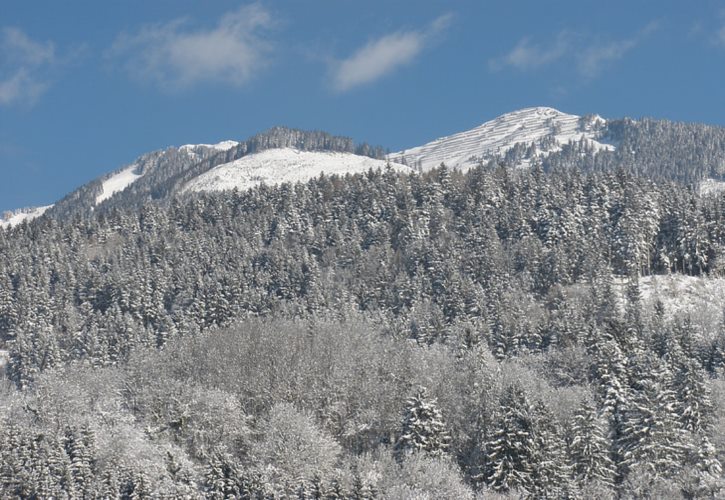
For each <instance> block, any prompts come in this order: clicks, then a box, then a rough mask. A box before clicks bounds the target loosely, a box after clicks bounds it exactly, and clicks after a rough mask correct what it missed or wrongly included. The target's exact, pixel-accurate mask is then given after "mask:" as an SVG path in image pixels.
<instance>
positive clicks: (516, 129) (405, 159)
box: [389, 107, 614, 171]
mask: <svg viewBox="0 0 725 500" xmlns="http://www.w3.org/2000/svg"><path fill="white" fill-rule="evenodd" d="M605 126H606V121H605V120H604V119H603V118H601V117H599V116H587V117H581V116H577V115H570V114H566V113H562V112H561V111H558V110H556V109H553V108H545V107H538V108H526V109H522V110H519V111H514V112H512V113H507V114H505V115H502V116H499V117H498V118H495V119H494V120H491V121H489V122H486V123H484V124H483V125H480V126H478V127H476V128H474V129H471V130H467V131H465V132H460V133H457V134H453V135H449V136H447V137H441V138H440V139H436V140H434V141H432V142H429V143H427V144H424V145H423V146H418V147H414V148H411V149H407V150H404V151H400V152H397V153H393V154H391V155H389V159H390V160H391V161H395V162H398V163H403V164H406V165H409V166H411V167H414V168H417V169H420V170H423V171H425V170H430V169H431V168H435V167H438V166H439V165H440V164H441V163H445V164H446V165H447V166H449V167H455V168H460V169H462V170H466V169H468V168H470V167H472V166H475V165H477V164H478V163H479V162H480V161H481V160H487V159H490V158H493V157H494V156H496V155H503V154H505V153H506V152H507V151H508V150H510V149H511V148H513V147H514V146H515V145H516V144H518V143H522V144H524V145H526V146H529V145H531V144H532V143H533V144H535V145H536V154H537V155H546V154H549V153H552V152H554V151H558V150H560V149H561V147H562V145H564V144H567V143H568V142H570V141H579V140H581V139H582V138H583V139H584V140H585V141H587V143H588V144H589V145H591V146H592V147H593V148H594V149H605V150H613V149H614V146H613V145H611V144H607V143H605V142H603V141H602V140H601V139H602V136H603V130H604V129H605Z"/></svg>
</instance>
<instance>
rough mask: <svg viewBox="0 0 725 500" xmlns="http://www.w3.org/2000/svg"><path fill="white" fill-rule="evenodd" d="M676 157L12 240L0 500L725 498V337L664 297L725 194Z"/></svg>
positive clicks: (350, 186) (213, 202) (632, 137)
mask: <svg viewBox="0 0 725 500" xmlns="http://www.w3.org/2000/svg"><path fill="white" fill-rule="evenodd" d="M645 123H647V122H645ZM648 126H649V125H648ZM651 126H652V127H655V125H651ZM622 128H623V131H622V132H621V134H622V136H621V138H620V140H621V141H622V143H626V144H629V143H632V144H637V140H638V138H637V135H636V134H635V133H634V132H633V130H634V129H632V130H629V129H627V124H626V123H625V124H624V125H622ZM628 130H629V132H628ZM637 130H639V129H637ZM627 141H629V142H627ZM351 147H352V146H351ZM633 147H634V146H633ZM683 149H687V144H685V146H683ZM620 150H622V151H626V150H628V148H624V147H622V148H620ZM651 150H652V151H651V153H652V154H650V155H649V156H647V157H646V158H647V159H646V160H642V162H640V163H637V162H636V161H635V160H632V159H627V158H619V157H615V158H614V159H612V158H613V157H612V156H611V155H610V156H606V155H594V154H593V153H592V152H582V151H581V150H580V149H577V148H574V147H571V148H565V149H564V151H562V152H561V153H559V154H556V155H552V156H551V157H550V158H549V159H548V160H547V161H546V162H544V164H543V165H542V164H535V165H534V166H533V167H532V168H530V169H522V168H516V167H514V166H512V165H511V164H509V163H507V162H506V161H505V159H499V160H498V161H492V162H489V163H481V164H480V165H479V166H478V167H477V168H473V169H471V170H469V171H467V172H465V173H462V172H460V171H458V170H452V169H448V168H447V167H445V165H443V166H441V167H440V168H437V169H434V170H431V171H429V172H425V173H412V174H400V173H397V172H394V171H393V170H392V169H388V170H377V171H370V172H368V173H367V174H365V175H355V176H350V175H348V176H345V177H336V176H325V175H320V176H319V177H317V178H315V179H313V180H310V181H309V182H306V183H298V184H295V185H291V184H283V185H280V186H276V187H270V186H264V185H263V186H260V187H257V188H255V189H252V190H250V191H246V192H237V191H231V192H229V191H228V192H222V193H204V194H194V195H185V196H177V197H174V198H172V199H170V200H168V202H165V203H153V202H147V203H145V204H144V205H143V207H142V208H140V209H139V208H135V207H124V206H113V207H111V208H109V209H108V210H98V211H96V212H94V213H91V214H89V215H83V216H80V215H78V216H75V217H71V216H68V217H62V218H61V217H45V218H41V219H38V220H36V221H33V222H32V223H24V224H21V225H18V226H17V227H14V228H12V229H8V230H0V348H3V349H5V350H6V352H7V356H6V357H5V364H4V367H3V369H4V375H5V377H4V378H3V379H2V381H0V497H2V498H111V499H114V498H124V499H130V498H133V499H137V498H138V499H141V498H217V499H226V498H238V499H262V498H264V499H266V498H300V499H312V498H319V499H373V498H390V499H410V498H420V499H441V498H450V499H466V498H494V499H495V498H501V499H503V498H521V497H523V498H572V499H573V498H597V499H606V498H722V496H724V495H725V483H723V471H722V465H721V464H722V462H723V460H725V381H724V380H723V374H724V371H723V370H724V367H725V323H724V322H723V319H722V318H720V319H719V320H718V321H717V322H716V323H715V324H712V323H707V322H704V321H701V319H702V318H700V317H698V316H697V315H696V314H694V313H689V312H687V311H684V312H683V311H682V310H681V309H674V310H672V309H671V308H670V307H669V305H668V304H667V303H664V302H662V301H659V300H654V302H652V301H649V300H645V297H644V296H643V293H642V290H641V282H642V280H644V279H646V278H648V277H650V276H653V275H686V276H696V277H698V278H700V279H703V280H705V279H713V277H716V276H721V275H722V273H723V271H725V195H723V194H722V193H721V194H714V195H709V196H701V195H700V194H698V192H697V191H696V190H694V189H692V188H691V187H688V185H687V182H689V181H691V180H692V179H691V178H692V177H694V178H701V177H702V174H700V173H697V172H695V173H693V170H686V169H685V166H683V164H682V163H677V164H676V165H672V166H671V167H669V166H668V165H667V159H666V158H663V159H662V163H660V162H659V160H658V159H657V158H658V157H657V154H659V153H657V152H658V151H659V150H658V149H657V148H656V147H654V146H653V147H652V148H651ZM376 154H377V153H376ZM617 154H624V153H617ZM567 155H572V156H576V157H577V158H579V160H577V161H580V162H586V163H587V165H588V168H571V167H569V166H567ZM582 155H584V156H583V159H582ZM673 157H675V156H673V155H670V158H673ZM615 160H616V161H615ZM630 160H631V162H630ZM628 162H630V163H628ZM511 163H512V164H513V163H514V161H513V159H512V161H511ZM701 163H702V162H701ZM661 165H664V167H662V166H661ZM662 168H671V170H669V171H668V172H669V174H668V175H666V176H665V175H662V170H661V169H662ZM708 168H709V167H708ZM658 169H659V170H658ZM688 172H689V173H688Z"/></svg>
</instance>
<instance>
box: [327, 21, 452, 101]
mask: <svg viewBox="0 0 725 500" xmlns="http://www.w3.org/2000/svg"><path fill="white" fill-rule="evenodd" d="M451 20H452V15H451V14H446V15H444V16H441V17H439V18H437V19H436V20H435V21H433V22H432V23H431V24H430V26H428V28H427V29H424V30H422V31H407V32H397V33H392V34H389V35H385V36H383V37H381V38H378V39H377V40H372V41H370V42H369V43H368V44H366V45H365V46H363V47H361V48H360V49H358V50H357V51H356V52H355V53H354V54H352V55H351V56H350V57H348V58H347V59H344V60H342V61H339V62H338V63H336V64H335V68H334V72H333V81H332V84H333V87H334V88H335V90H337V91H340V92H346V91H348V90H350V89H352V88H355V87H359V86H361V85H365V84H369V83H372V82H374V81H377V80H379V79H380V78H382V77H384V76H386V75H388V74H390V73H392V72H393V71H395V70H396V69H398V68H400V67H401V66H404V65H406V64H409V63H411V62H412V61H413V60H414V59H415V58H416V57H417V56H418V55H419V54H420V53H421V52H422V51H423V49H425V48H426V47H427V46H428V45H430V43H432V40H433V39H434V38H435V36H436V35H438V34H440V33H441V32H443V31H444V30H445V29H446V28H447V27H448V26H449V25H450V22H451Z"/></svg>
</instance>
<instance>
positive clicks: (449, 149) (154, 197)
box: [0, 107, 725, 227]
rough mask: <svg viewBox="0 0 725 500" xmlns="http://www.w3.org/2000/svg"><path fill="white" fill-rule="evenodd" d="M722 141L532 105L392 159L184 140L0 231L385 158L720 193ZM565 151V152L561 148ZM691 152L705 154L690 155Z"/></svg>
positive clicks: (321, 145) (318, 145)
mask: <svg viewBox="0 0 725 500" xmlns="http://www.w3.org/2000/svg"><path fill="white" fill-rule="evenodd" d="M723 137H725V131H724V130H723V129H720V128H718V127H712V126H706V125H702V126H696V125H688V124H677V123H672V122H667V121H664V120H661V121H653V120H648V119H643V120H642V121H637V122H635V121H633V120H630V119H621V120H609V121H608V120H605V119H603V118H601V117H599V116H597V115H586V116H577V115H572V114H567V113H562V112H561V111H558V110H556V109H553V108H547V107H536V108H527V109H522V110H519V111H514V112H512V113H507V114H505V115H502V116H499V117H498V118H495V119H493V120H491V121H488V122H486V123H484V124H483V125H480V126H478V127H476V128H473V129H471V130H468V131H465V132H459V133H456V134H453V135H449V136H446V137H442V138H440V139H436V140H434V141H432V142H429V143H427V144H424V145H421V146H417V147H412V148H409V149H406V150H403V151H399V152H397V153H391V154H388V155H387V156H386V155H385V154H384V153H383V149H382V148H381V147H371V146H369V145H368V144H364V143H363V144H356V143H354V142H353V141H352V139H350V138H349V137H340V136H333V135H331V134H328V133H325V132H321V131H303V130H296V129H289V128H285V127H275V128H272V129H269V130H267V131H265V132H262V133H260V134H257V135H255V136H253V137H250V138H248V139H246V140H244V141H241V142H237V141H234V140H227V141H222V142H219V143H217V144H185V145H183V146H178V147H173V146H172V147H168V148H166V149H163V150H159V151H153V152H151V153H146V154H144V155H141V156H139V157H138V158H136V159H135V160H133V161H132V162H130V163H128V164H126V165H125V166H123V167H121V168H119V169H117V170H115V171H112V172H109V173H108V174H106V175H103V176H101V177H99V178H97V179H95V180H93V181H91V182H88V183H87V184H85V185H83V186H81V187H79V188H78V189H76V190H74V191H73V192H71V193H69V194H68V195H66V196H65V197H63V198H62V199H60V200H58V201H57V202H56V203H54V204H53V205H49V206H46V207H40V208H38V209H25V210H20V211H14V212H10V213H7V214H6V215H5V216H4V217H3V218H0V227H8V226H11V225H16V224H18V223H20V222H22V221H23V220H32V219H33V218H36V217H39V216H41V215H43V214H45V215H46V216H48V217H54V218H58V219H61V218H67V217H69V216H75V215H89V214H91V213H94V212H99V211H107V210H113V209H114V208H127V207H139V206H142V205H144V204H146V203H167V202H168V201H169V200H170V199H171V198H173V197H174V196H177V195H184V194H189V193H194V192H199V191H219V190H226V189H240V190H243V189H247V188H250V187H253V186H255V185H258V184H260V183H265V184H269V185H273V184H279V183H283V182H295V181H305V180H307V179H310V178H313V177H317V176H318V175H319V174H320V173H325V174H328V175H332V174H337V175H345V174H355V173H361V172H366V171H368V170H369V169H371V168H372V169H377V168H386V166H387V164H388V163H389V164H390V166H391V167H392V168H393V169H395V170H397V171H401V172H409V171H427V170H430V169H432V168H435V167H438V166H439V165H440V164H441V163H445V164H446V165H448V166H449V167H451V168H459V169H461V170H467V169H468V168H471V167H473V166H476V165H478V164H479V163H480V162H486V161H488V160H495V159H497V158H503V159H504V160H505V161H506V164H507V165H515V166H519V167H525V166H527V165H530V164H532V163H533V162H536V161H537V160H543V162H542V163H543V164H544V165H545V166H546V165H547V164H553V165H555V166H556V165H559V166H561V165H562V164H563V165H566V166H572V167H581V168H583V169H587V168H593V167H596V168H614V167H616V166H617V165H624V166H626V168H628V169H629V170H630V171H632V172H633V173H635V174H636V175H642V176H645V177H652V178H658V179H659V178H663V179H665V180H675V181H677V182H683V183H686V184H688V185H692V186H694V187H700V190H701V191H702V194H703V195H704V194H707V193H715V194H716V193H719V192H721V191H722V190H724V188H723V187H722V186H723V185H725V150H723V149H722V147H721V146H720V144H722V143H723V140H725V139H723ZM570 143H578V147H577V148H574V149H567V148H566V147H565V146H566V145H567V144H570ZM615 144H616V145H617V147H616V148H615ZM683 144H684V145H686V147H685V146H683ZM579 146H583V148H580V147H579ZM559 151H561V152H562V154H556V153H557V152H559ZM587 151H600V152H602V153H603V154H602V155H601V156H598V157H596V158H594V157H592V156H590V155H588V154H584V153H586V152H587ZM688 151H704V152H705V153H706V154H705V156H702V155H701V154H698V156H697V157H693V155H692V154H689V153H688ZM635 154H636V161H633V159H634V155H635ZM100 161H102V159H100ZM594 161H596V164H594V163H593V162H594ZM552 162H553V163H552ZM679 165H688V168H687V169H683V168H680V167H679ZM549 166H551V165H549ZM703 179H704V180H703Z"/></svg>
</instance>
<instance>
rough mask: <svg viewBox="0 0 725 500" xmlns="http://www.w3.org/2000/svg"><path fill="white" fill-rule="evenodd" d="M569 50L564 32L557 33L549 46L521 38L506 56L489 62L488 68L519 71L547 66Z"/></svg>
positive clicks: (568, 42) (567, 39) (568, 43)
mask: <svg viewBox="0 0 725 500" xmlns="http://www.w3.org/2000/svg"><path fill="white" fill-rule="evenodd" d="M569 49H570V40H569V36H568V35H567V33H566V32H562V33H559V35H558V36H557V37H556V40H555V41H554V43H552V44H551V45H549V46H542V45H540V44H532V43H531V42H530V39H529V38H528V37H526V38H522V39H521V40H519V42H518V43H517V44H516V46H514V48H513V49H511V51H510V52H509V53H508V54H505V55H503V56H501V57H498V58H496V59H491V60H490V61H489V67H490V68H491V69H493V70H500V69H503V68H505V67H507V66H509V67H513V68H516V69H518V70H521V71H528V70H532V69H537V68H540V67H542V66H547V65H549V64H551V63H553V62H556V61H558V60H559V59H561V58H562V57H563V56H564V55H565V54H566V53H567V52H568V51H569Z"/></svg>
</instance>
